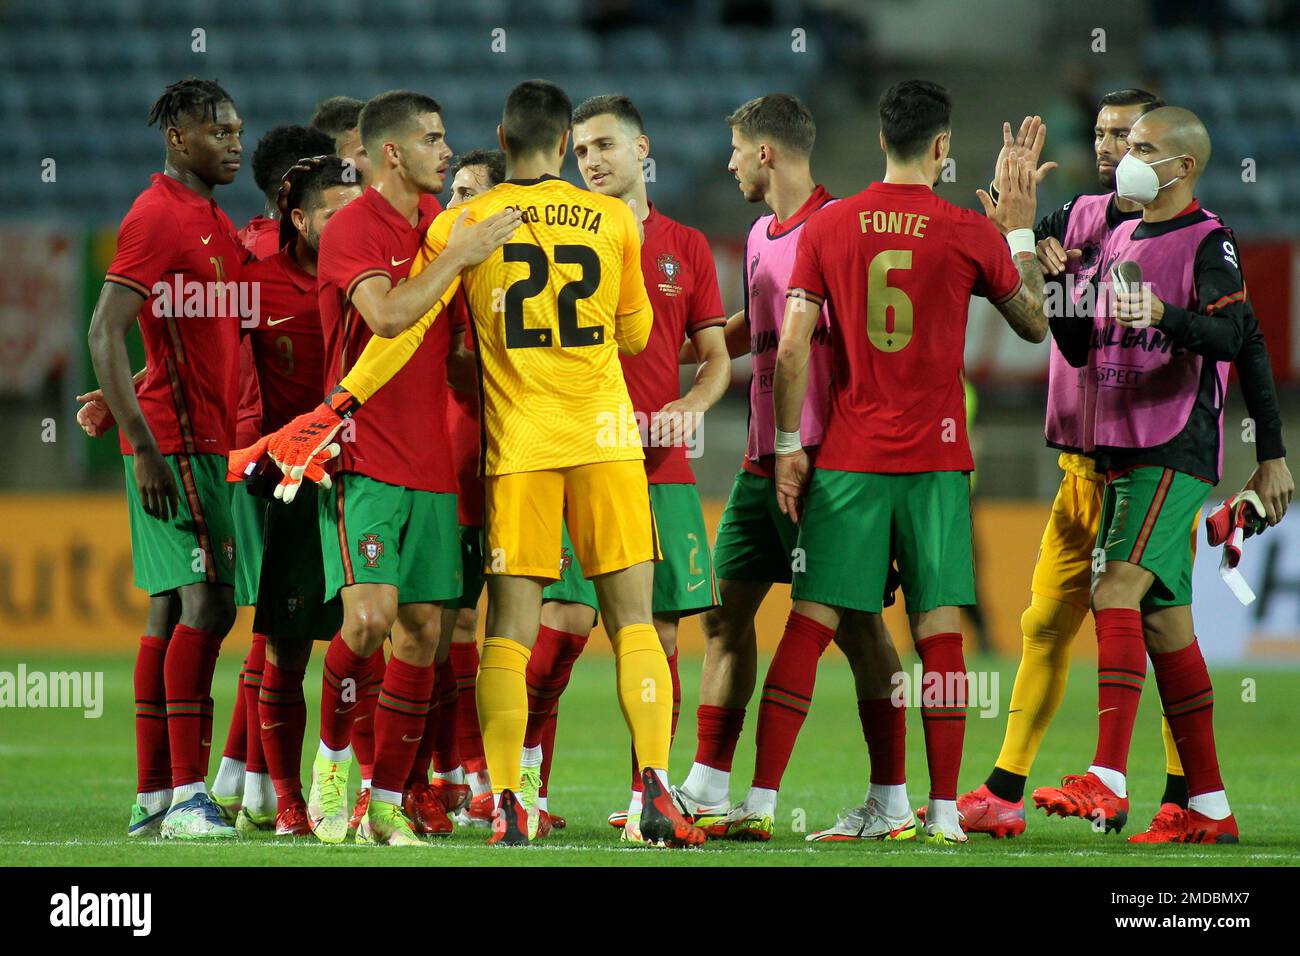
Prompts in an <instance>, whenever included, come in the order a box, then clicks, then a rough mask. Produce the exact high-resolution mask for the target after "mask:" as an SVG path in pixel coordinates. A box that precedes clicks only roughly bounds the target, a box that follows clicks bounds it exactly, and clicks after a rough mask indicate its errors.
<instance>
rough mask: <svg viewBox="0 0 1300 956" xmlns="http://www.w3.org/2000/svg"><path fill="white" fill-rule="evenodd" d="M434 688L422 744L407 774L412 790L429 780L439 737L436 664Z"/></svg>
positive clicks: (431, 693)
mask: <svg viewBox="0 0 1300 956" xmlns="http://www.w3.org/2000/svg"><path fill="white" fill-rule="evenodd" d="M433 680H434V688H433V690H432V691H430V693H429V712H428V713H427V714H426V715H425V718H424V730H423V732H422V733H421V735H420V745H419V746H418V747H416V748H415V757H414V758H413V759H412V760H411V769H410V771H409V772H408V773H407V774H406V789H407V790H410V789H411V788H412V787H414V786H415V785H416V784H418V783H428V782H429V770H430V769H431V768H432V767H433V748H434V744H435V743H436V741H437V739H438V718H439V717H441V716H442V712H441V708H440V707H439V706H438V686H437V682H438V671H437V665H435V666H434V673H433Z"/></svg>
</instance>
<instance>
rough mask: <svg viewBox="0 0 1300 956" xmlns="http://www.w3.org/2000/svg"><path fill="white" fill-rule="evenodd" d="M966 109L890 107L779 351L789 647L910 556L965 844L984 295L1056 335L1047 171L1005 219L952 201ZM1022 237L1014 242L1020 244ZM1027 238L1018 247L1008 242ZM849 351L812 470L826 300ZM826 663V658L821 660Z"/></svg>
mask: <svg viewBox="0 0 1300 956" xmlns="http://www.w3.org/2000/svg"><path fill="white" fill-rule="evenodd" d="M951 114H952V105H951V100H950V98H949V96H948V93H947V91H946V90H944V89H943V87H941V86H938V85H937V84H934V83H929V82H925V81H915V80H909V81H905V82H903V83H899V84H897V85H895V86H893V87H891V88H890V89H889V90H887V91H886V92H885V93H884V95H882V96H881V99H880V144H881V147H882V149H883V150H884V152H885V159H886V166H885V178H884V180H883V182H878V183H873V184H872V185H871V186H869V187H868V188H867V189H865V190H863V191H862V192H860V193H858V194H857V195H855V196H850V197H848V198H846V199H843V200H841V201H840V202H839V203H837V204H836V205H834V206H833V207H830V208H828V209H825V210H823V211H822V213H821V214H819V215H818V216H815V217H814V218H813V219H811V220H810V221H809V222H808V224H807V226H806V227H805V230H804V234H803V236H802V237H801V238H800V242H799V248H798V252H797V257H796V261H795V267H794V271H793V273H792V274H791V276H790V283H789V291H788V296H789V298H788V300H787V304H786V311H785V317H784V326H783V334H782V336H781V344H780V346H779V349H778V353H777V366H776V382H775V403H776V453H777V459H776V485H777V500H778V503H779V505H780V507H781V510H782V511H783V512H785V513H786V514H789V515H790V516H791V517H792V518H793V519H794V520H796V521H797V522H798V523H799V540H798V548H799V549H800V551H801V553H802V554H803V555H804V562H803V564H802V565H801V566H800V567H797V568H796V569H795V573H794V585H793V588H792V596H793V598H794V607H793V610H792V611H791V614H790V617H789V620H788V621H787V623H786V628H785V633H784V635H783V636H782V641H783V642H785V641H796V642H798V641H806V640H808V639H810V638H811V639H813V640H815V641H818V642H820V643H822V644H823V645H824V644H826V643H829V641H830V640H831V637H832V636H833V634H834V632H835V629H836V627H838V626H839V622H840V619H841V617H842V616H843V615H844V614H845V613H846V612H847V611H849V610H857V611H866V612H870V613H878V612H879V611H880V610H881V594H882V591H883V588H884V584H885V579H886V575H887V573H888V570H889V562H890V555H891V551H892V553H893V555H895V556H896V558H897V561H898V570H899V574H900V576H901V578H902V587H903V592H904V595H905V597H906V600H907V608H908V612H909V614H908V619H909V624H910V626H911V630H912V637H913V641H914V642H915V644H916V649H917V653H918V654H919V655H920V658H921V666H922V668H923V675H922V687H920V688H914V689H913V695H914V696H920V698H921V717H922V724H923V727H924V730H925V741H926V753H927V756H928V759H929V766H930V802H929V806H928V807H927V811H926V819H925V831H926V838H927V839H928V840H930V841H932V842H940V843H964V842H966V839H967V838H966V835H965V833H963V831H962V828H961V822H960V819H959V817H958V814H957V804H956V798H957V775H958V771H959V769H960V766H961V748H962V741H963V738H964V733H965V721H966V710H965V706H966V665H965V660H964V656H963V654H962V639H961V633H960V630H959V625H960V617H959V608H960V607H961V606H962V605H967V604H970V603H972V602H973V601H974V595H975V591H974V567H973V563H972V558H971V528H970V482H969V478H970V472H971V470H972V468H973V467H974V464H973V461H972V459H971V453H970V446H969V443H968V441H967V437H966V412H965V397H964V391H963V384H962V382H963V369H962V360H963V353H964V349H965V340H966V317H967V313H968V309H969V300H970V297H971V296H972V295H982V296H986V297H987V298H988V299H989V300H990V301H991V302H992V303H993V304H994V305H995V306H996V307H997V309H998V310H999V311H1000V312H1001V313H1002V315H1003V316H1004V317H1005V318H1006V320H1007V323H1008V324H1009V325H1010V326H1011V328H1012V329H1013V330H1014V331H1015V332H1016V334H1017V335H1019V336H1020V337H1021V338H1024V339H1026V340H1028V341H1031V342H1041V341H1043V339H1044V338H1045V337H1046V333H1047V319H1046V317H1045V316H1044V314H1043V278H1042V272H1041V270H1039V269H1038V267H1037V259H1036V257H1035V255H1034V239H1033V232H1032V226H1033V221H1034V219H1033V216H1034V210H1035V197H1036V183H1035V178H1034V164H1033V163H1031V162H1029V161H1027V160H1026V161H1017V162H1015V163H1011V162H1010V161H1009V159H1008V158H1006V157H1005V156H1004V157H1003V160H1002V162H1001V164H1000V169H999V179H998V186H999V189H1000V190H1001V189H1004V188H1005V190H1006V191H1005V192H1003V193H1002V194H1001V200H1000V202H999V204H998V205H997V206H996V207H993V206H992V203H991V201H990V200H989V199H988V195H987V194H986V193H983V191H981V192H980V198H981V201H983V202H984V203H985V207H986V210H987V212H988V218H985V217H983V216H980V215H978V214H976V213H973V212H970V211H968V210H965V209H960V208H958V207H956V206H954V205H952V204H951V203H948V202H945V201H944V200H942V199H940V198H939V197H938V196H937V195H935V192H934V189H933V187H934V184H935V183H937V182H938V179H939V174H940V172H941V170H942V169H943V164H944V162H945V160H946V159H947V157H948V145H949V139H950V136H951ZM1004 235H1005V236H1006V238H1005V240H1004V238H1003V236H1004ZM1008 246H1010V251H1009V250H1008ZM823 302H825V303H827V304H828V307H829V315H830V320H831V328H832V345H833V349H834V352H833V376H832V386H831V408H830V416H829V420H828V422H827V425H826V432H825V435H824V437H823V441H822V443H821V447H820V450H819V452H818V456H817V468H816V470H815V472H812V473H811V475H810V471H809V467H808V457H807V455H806V453H805V452H804V451H803V448H802V446H801V444H800V438H799V420H800V412H801V409H802V407H803V401H804V395H805V391H806V388H807V367H808V364H807V363H808V348H809V342H810V339H811V335H812V331H813V326H814V324H815V319H816V317H817V315H818V314H819V312H820V308H821V305H822V303H823ZM814 666H815V664H814Z"/></svg>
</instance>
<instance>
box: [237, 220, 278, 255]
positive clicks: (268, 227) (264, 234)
mask: <svg viewBox="0 0 1300 956" xmlns="http://www.w3.org/2000/svg"><path fill="white" fill-rule="evenodd" d="M239 241H240V243H241V244H242V245H243V247H244V248H245V249H247V250H248V251H249V252H251V253H252V254H253V258H254V259H269V258H271V256H273V255H275V254H276V253H277V252H279V251H280V220H278V219H268V218H267V217H266V216H254V217H253V218H252V219H250V220H248V225H246V226H244V228H243V229H241V230H239Z"/></svg>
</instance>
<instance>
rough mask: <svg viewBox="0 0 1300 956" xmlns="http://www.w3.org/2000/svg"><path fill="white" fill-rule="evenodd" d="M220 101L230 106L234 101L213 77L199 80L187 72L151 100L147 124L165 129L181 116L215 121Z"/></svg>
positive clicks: (180, 118)
mask: <svg viewBox="0 0 1300 956" xmlns="http://www.w3.org/2000/svg"><path fill="white" fill-rule="evenodd" d="M222 103H229V104H231V105H232V106H233V105H234V103H235V101H234V100H233V99H232V98H231V96H230V94H229V93H227V92H226V91H225V90H224V89H222V88H221V86H220V84H218V83H217V81H216V80H201V79H199V78H198V77H197V76H188V77H186V78H185V79H183V80H177V81H176V82H175V83H173V84H171V86H169V87H167V88H166V89H165V90H163V92H162V96H160V97H158V99H156V100H154V104H153V106H152V107H151V108H150V110H149V125H150V126H157V127H158V128H159V129H163V130H165V129H167V127H169V126H175V125H177V124H178V123H179V122H180V121H181V120H183V119H189V120H197V119H203V118H207V119H211V120H212V121H213V122H214V123H215V122H216V121H217V107H218V106H220V105H221V104H222Z"/></svg>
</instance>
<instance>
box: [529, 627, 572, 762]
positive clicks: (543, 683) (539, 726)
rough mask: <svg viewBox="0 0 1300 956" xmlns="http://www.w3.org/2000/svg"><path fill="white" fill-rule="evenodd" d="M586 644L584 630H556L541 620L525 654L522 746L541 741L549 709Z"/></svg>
mask: <svg viewBox="0 0 1300 956" xmlns="http://www.w3.org/2000/svg"><path fill="white" fill-rule="evenodd" d="M586 646H587V635H586V634H570V633H568V632H567V631H557V630H555V629H554V628H551V627H547V626H546V625H545V624H543V625H542V626H541V627H539V628H538V629H537V643H535V644H534V645H533V654H532V656H531V657H530V658H528V670H527V671H526V672H525V673H524V680H525V681H527V683H528V726H527V727H526V728H525V729H524V746H525V747H536V746H538V745H539V744H540V743H541V742H542V731H543V730H544V729H545V727H546V721H547V720H548V719H549V718H550V716H551V710H552V708H553V707H554V704H555V702H556V701H557V700H559V699H560V695H561V694H563V693H564V688H566V687H568V686H569V675H570V674H572V673H573V663H574V661H576V660H577V659H578V657H579V656H581V654H582V649H583V648H584V647H586Z"/></svg>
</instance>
